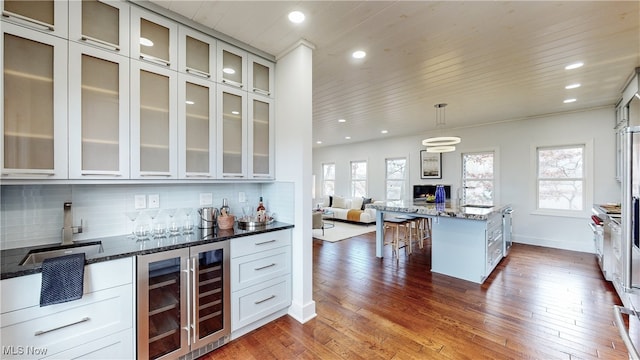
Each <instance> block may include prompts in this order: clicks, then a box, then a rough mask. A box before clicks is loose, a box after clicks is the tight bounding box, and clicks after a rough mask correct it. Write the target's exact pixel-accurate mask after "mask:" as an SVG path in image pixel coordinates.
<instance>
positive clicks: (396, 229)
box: [382, 217, 411, 262]
mask: <svg viewBox="0 0 640 360" xmlns="http://www.w3.org/2000/svg"><path fill="white" fill-rule="evenodd" d="M387 229H391V230H392V231H393V233H392V235H391V240H390V241H387V234H386V232H387ZM400 230H402V233H403V234H402V237H400ZM382 231H383V232H382V238H383V239H384V242H383V244H384V245H391V255H392V257H393V256H395V257H396V262H397V261H398V260H399V252H400V248H401V247H404V248H405V252H406V249H407V247H409V248H410V247H411V245H410V242H408V241H407V238H408V233H407V225H406V220H405V219H400V218H396V217H394V218H389V219H384V226H383V227H382ZM401 242H403V243H404V245H403V246H400V243H401Z"/></svg>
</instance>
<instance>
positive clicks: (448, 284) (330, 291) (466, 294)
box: [203, 232, 628, 360]
mask: <svg viewBox="0 0 640 360" xmlns="http://www.w3.org/2000/svg"><path fill="white" fill-rule="evenodd" d="M374 236H375V232H373V233H369V234H364V235H361V236H357V237H354V238H351V239H348V240H343V241H340V242H336V243H330V242H323V241H321V240H317V239H314V240H313V281H314V283H313V298H314V300H315V301H316V312H317V317H316V318H315V319H313V320H311V321H308V322H307V323H306V324H300V323H298V322H297V321H295V320H293V319H292V318H290V317H288V316H284V317H282V318H280V319H278V320H276V321H274V322H272V323H270V324H268V325H266V326H263V327H262V328H260V329H257V330H255V331H253V332H251V333H249V334H247V335H245V336H243V337H241V338H239V339H236V340H234V341H232V342H230V343H229V344H227V345H225V346H223V347H221V348H220V349H217V350H215V351H214V352H212V353H210V354H208V355H207V356H205V357H204V358H203V359H206V360H212V359H216V360H218V359H261V360H262V359H628V355H627V352H626V349H625V348H624V344H623V343H622V340H621V339H620V336H619V334H618V332H617V330H616V327H615V325H614V323H613V310H612V306H613V304H618V305H621V302H620V299H619V298H618V296H617V295H616V293H615V290H614V288H613V287H612V286H611V284H610V283H608V282H607V281H605V280H604V278H603V277H602V275H601V273H600V271H599V268H598V265H597V263H596V260H595V256H594V255H593V254H587V253H580V252H572V251H565V250H557V249H550V248H544V247H536V246H529V245H522V244H514V246H513V248H512V250H511V253H510V254H509V256H508V257H507V258H505V259H503V260H502V262H501V263H500V264H499V265H498V267H497V268H496V269H495V270H494V272H493V273H492V274H491V276H490V277H489V279H487V281H486V282H485V283H484V284H483V285H478V284H474V283H470V282H467V281H463V280H458V279H455V278H451V277H448V276H444V275H440V274H435V273H431V272H430V270H429V269H430V265H431V264H430V263H431V260H430V248H429V247H428V246H425V247H424V249H422V250H417V251H414V253H413V254H412V255H410V256H406V255H405V254H404V252H401V254H400V261H399V262H398V263H396V261H395V260H394V259H392V258H391V252H390V249H389V248H388V247H385V258H384V259H378V258H376V257H375V248H374V247H375V237H374Z"/></svg>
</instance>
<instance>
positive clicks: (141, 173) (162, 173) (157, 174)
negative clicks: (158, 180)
mask: <svg viewBox="0 0 640 360" xmlns="http://www.w3.org/2000/svg"><path fill="white" fill-rule="evenodd" d="M140 176H164V177H170V176H171V173H168V172H140Z"/></svg>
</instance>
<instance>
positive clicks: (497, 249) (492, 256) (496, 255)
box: [487, 238, 503, 275]
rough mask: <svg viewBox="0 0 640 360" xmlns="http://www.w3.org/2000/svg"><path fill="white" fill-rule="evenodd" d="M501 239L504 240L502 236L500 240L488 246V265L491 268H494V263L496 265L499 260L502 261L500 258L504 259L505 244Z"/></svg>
mask: <svg viewBox="0 0 640 360" xmlns="http://www.w3.org/2000/svg"><path fill="white" fill-rule="evenodd" d="M500 240H502V238H500V239H499V240H498V241H494V242H492V243H491V244H490V245H489V246H488V247H487V266H488V268H489V269H492V268H493V265H495V264H496V263H497V262H498V261H500V259H502V250H503V249H502V247H503V244H502V241H500ZM487 275H488V274H487Z"/></svg>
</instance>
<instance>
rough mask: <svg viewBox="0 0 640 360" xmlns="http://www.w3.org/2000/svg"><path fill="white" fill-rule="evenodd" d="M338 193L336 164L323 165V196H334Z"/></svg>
mask: <svg viewBox="0 0 640 360" xmlns="http://www.w3.org/2000/svg"><path fill="white" fill-rule="evenodd" d="M335 192H336V164H322V195H324V196H329V195H334V194H335Z"/></svg>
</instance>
